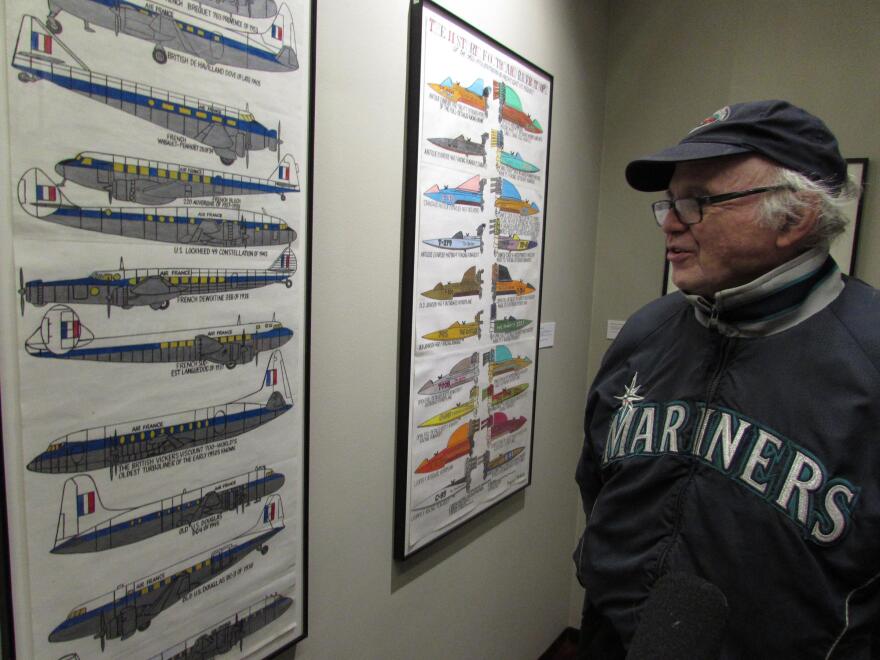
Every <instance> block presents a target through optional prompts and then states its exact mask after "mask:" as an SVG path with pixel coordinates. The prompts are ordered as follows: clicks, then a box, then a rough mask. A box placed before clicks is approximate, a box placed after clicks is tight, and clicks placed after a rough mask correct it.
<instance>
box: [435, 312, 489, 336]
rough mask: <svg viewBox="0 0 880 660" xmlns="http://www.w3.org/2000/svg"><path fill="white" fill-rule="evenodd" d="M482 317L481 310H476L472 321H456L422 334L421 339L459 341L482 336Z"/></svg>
mask: <svg viewBox="0 0 880 660" xmlns="http://www.w3.org/2000/svg"><path fill="white" fill-rule="evenodd" d="M482 317H483V311H482V310H480V311H479V312H477V314H476V316H474V320H473V321H456V322H455V323H453V324H452V325H450V326H449V327H447V328H443V329H442V330H434V331H433V332H429V333H428V334H425V335H422V339H428V340H430V341H460V340H462V339H468V338H469V337H477V339H480V338H482V336H483V320H482Z"/></svg>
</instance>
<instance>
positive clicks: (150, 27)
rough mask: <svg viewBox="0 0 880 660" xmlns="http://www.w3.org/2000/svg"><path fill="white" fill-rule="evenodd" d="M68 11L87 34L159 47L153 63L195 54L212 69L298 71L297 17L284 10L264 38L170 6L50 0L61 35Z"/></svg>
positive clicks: (50, 20)
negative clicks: (175, 54)
mask: <svg viewBox="0 0 880 660" xmlns="http://www.w3.org/2000/svg"><path fill="white" fill-rule="evenodd" d="M62 11H66V12H67V13H68V14H70V15H71V16H74V17H76V18H79V19H81V20H82V21H83V23H84V26H85V30H86V32H94V30H93V29H92V27H91V26H92V25H97V26H99V27H102V28H105V29H107V30H112V31H113V33H114V34H116V35H117V36H119V34H120V33H122V34H127V35H129V36H131V37H137V38H138V39H143V40H145V41H149V42H151V43H153V44H154V47H153V59H154V60H155V61H156V63H158V64H165V62H167V61H168V53H167V52H166V49H168V50H175V51H179V52H181V53H188V54H190V55H194V56H195V57H198V58H199V59H201V60H204V61H205V62H207V63H208V64H212V65H213V64H225V65H227V66H231V67H243V68H246V69H256V70H260V71H296V70H297V69H298V68H299V62H298V60H297V57H296V51H295V50H294V30H293V15H292V14H291V13H290V9H289V8H288V7H287V5H281V9H279V10H278V13H277V15H275V16H274V17H273V19H272V25H270V26H269V27H268V28H266V31H265V32H263V33H262V34H249V33H246V32H237V31H233V30H229V29H227V28H224V27H222V26H220V25H217V24H216V23H211V22H209V21H206V20H205V19H203V18H201V17H200V16H196V15H193V14H189V13H187V12H185V11H181V10H180V9H177V8H172V7H171V6H168V5H165V6H162V7H161V9H160V8H159V7H157V5H155V4H153V3H152V2H146V1H144V0H49V16H48V17H47V18H46V27H47V28H48V30H49V32H51V33H52V34H53V35H57V34H60V33H61V30H62V26H61V22H60V21H59V20H58V15H59V14H60V13H61V12H62Z"/></svg>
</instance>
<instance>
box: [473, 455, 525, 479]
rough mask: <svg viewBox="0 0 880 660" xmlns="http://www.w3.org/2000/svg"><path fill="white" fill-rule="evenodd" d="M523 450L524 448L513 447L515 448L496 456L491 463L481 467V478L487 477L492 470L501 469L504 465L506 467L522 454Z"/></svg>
mask: <svg viewBox="0 0 880 660" xmlns="http://www.w3.org/2000/svg"><path fill="white" fill-rule="evenodd" d="M525 450H526V448H525V447H515V448H513V449H511V450H510V451H506V452H504V453H503V454H498V456H496V457H495V458H493V459H492V460H491V461H488V462H486V463H485V464H484V465H483V478H486V477H488V476H489V474H490V473H491V472H492V471H493V470H498V469H499V468H502V467H504V466H505V465H508V464H509V463H510V462H511V461H513V460H514V459H516V457H517V456H519V455H520V454H522V453H523V452H524V451H525Z"/></svg>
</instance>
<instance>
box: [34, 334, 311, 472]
mask: <svg viewBox="0 0 880 660" xmlns="http://www.w3.org/2000/svg"><path fill="white" fill-rule="evenodd" d="M291 408H293V398H292V394H291V389H290V383H289V382H288V380H287V372H286V371H285V369H284V360H283V359H282V358H281V352H280V351H275V352H274V353H272V356H271V357H270V358H269V364H268V366H267V367H266V371H265V373H264V374H263V378H262V381H261V383H260V389H258V390H257V391H256V392H254V393H252V394H248V395H247V396H244V397H242V398H240V399H236V400H235V401H230V402H229V403H221V404H218V405H213V406H207V407H205V408H196V409H195V410H186V411H182V412H177V413H169V414H167V415H162V416H159V417H150V418H146V419H137V420H133V421H128V422H118V423H111V424H105V425H103V426H95V427H92V428H89V429H82V430H80V431H74V432H73V433H68V434H67V435H64V436H62V437H60V438H57V439H55V440H53V441H52V442H51V443H50V444H49V446H48V447H47V448H46V450H45V451H43V452H41V453H40V454H39V455H37V456H36V457H35V458H34V459H33V460H31V462H30V463H28V466H27V469H28V470H30V471H31V472H39V473H43V474H70V473H77V472H89V471H92V470H100V469H103V468H113V467H115V466H119V465H122V464H124V463H130V462H132V461H139V460H141V459H144V458H149V457H151V456H161V455H163V454H168V453H171V452H174V451H178V450H181V449H186V448H187V447H197V446H200V445H205V444H209V443H213V442H219V441H221V440H225V439H226V438H233V437H237V436H241V435H244V434H245V433H247V432H248V431H252V430H254V429H256V428H259V427H260V426H263V425H264V424H268V423H269V422H271V421H272V420H273V419H275V418H277V417H280V416H281V415H283V414H284V413H286V412H287V411H288V410H290V409H291Z"/></svg>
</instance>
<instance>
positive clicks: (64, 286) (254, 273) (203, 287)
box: [18, 247, 296, 316]
mask: <svg viewBox="0 0 880 660" xmlns="http://www.w3.org/2000/svg"><path fill="white" fill-rule="evenodd" d="M295 272H296V256H294V254H293V252H292V251H291V249H290V248H289V247H287V248H284V250H283V251H282V252H281V253H280V254H279V255H278V257H276V259H275V260H274V261H273V262H272V265H270V266H269V268H268V269H233V268H186V267H177V266H174V267H168V268H126V267H125V265H124V264H123V262H122V259H120V260H119V270H96V271H94V272H93V273H91V274H90V275H86V276H85V277H77V278H72V279H63V280H52V281H49V282H46V281H43V280H30V281H28V282H25V281H24V274H23V272H22V271H21V270H19V281H20V282H19V284H20V288H19V291H18V293H19V297H20V298H21V311H22V314H24V303H25V302H29V303H31V304H32V305H36V306H37V307H42V306H43V305H46V304H48V303H70V304H76V305H107V316H110V307H111V306H116V307H121V308H122V309H131V308H132V307H139V306H143V305H149V306H150V308H151V309H167V308H168V305H169V304H170V303H171V301H172V300H174V299H175V298H178V297H180V296H187V295H196V294H201V293H222V292H224V291H243V290H246V289H256V288H259V287H264V286H268V285H270V284H284V286H286V287H287V288H290V287H291V286H293V281H292V280H291V279H290V278H291V276H292V275H293V274H294V273H295Z"/></svg>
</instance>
